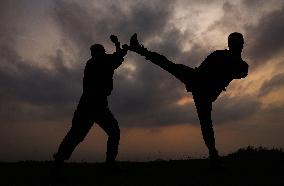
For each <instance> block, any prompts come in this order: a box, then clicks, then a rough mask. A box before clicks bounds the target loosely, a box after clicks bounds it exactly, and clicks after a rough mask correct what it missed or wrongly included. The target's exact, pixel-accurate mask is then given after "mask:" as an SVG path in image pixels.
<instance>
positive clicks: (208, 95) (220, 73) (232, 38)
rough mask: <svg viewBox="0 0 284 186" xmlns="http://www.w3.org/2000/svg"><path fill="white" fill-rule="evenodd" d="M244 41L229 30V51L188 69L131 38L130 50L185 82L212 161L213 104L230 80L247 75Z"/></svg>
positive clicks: (134, 36) (212, 55)
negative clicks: (242, 54)
mask: <svg viewBox="0 0 284 186" xmlns="http://www.w3.org/2000/svg"><path fill="white" fill-rule="evenodd" d="M243 44H244V39H243V36H242V34H240V33H237V32H234V33H231V34H230V35H229V37H228V46H229V50H217V51H214V52H213V53H211V54H210V55H209V56H208V57H207V58H206V59H205V60H204V61H203V62H202V63H201V65H200V66H199V67H197V68H191V67H188V66H185V65H183V64H175V63H173V62H171V61H169V60H168V59H167V58H166V57H165V56H162V55H160V54H158V53H156V52H151V51H149V50H147V48H144V46H143V45H140V44H139V42H138V40H137V35H136V34H134V35H133V36H132V38H131V40H130V47H129V50H132V51H134V52H136V53H138V54H140V55H142V56H145V57H146V59H147V60H150V61H151V62H153V63H154V64H156V65H158V66H160V67H161V68H163V69H164V70H166V71H168V72H169V73H171V74H172V75H174V76H175V77H176V78H178V79H179V80H180V81H181V82H183V83H184V84H185V87H186V90H187V91H188V92H192V95H193V99H194V103H195V106H196V109H197V113H198V117H199V121H200V125H201V131H202V135H203V139H204V141H205V144H206V146H207V148H208V150H209V158H210V160H213V161H214V162H215V160H218V158H219V155H218V151H217V149H216V147H215V138H214V131H213V126H212V120H211V110H212V103H213V102H214V101H215V100H216V99H217V97H218V96H219V95H220V93H221V92H222V91H225V90H226V87H227V86H228V85H229V83H230V82H231V81H232V80H233V79H240V78H244V77H246V76H247V73H248V64H247V63H246V62H245V61H243V60H242V58H241V53H242V49H243Z"/></svg>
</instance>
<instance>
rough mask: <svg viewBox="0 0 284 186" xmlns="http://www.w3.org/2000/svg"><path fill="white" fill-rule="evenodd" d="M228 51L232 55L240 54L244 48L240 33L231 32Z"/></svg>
mask: <svg viewBox="0 0 284 186" xmlns="http://www.w3.org/2000/svg"><path fill="white" fill-rule="evenodd" d="M228 46H229V50H230V51H232V52H234V53H241V52H242V50H243V46H244V37H243V35H242V34H241V33H238V32H233V33H231V34H230V35H229V37H228Z"/></svg>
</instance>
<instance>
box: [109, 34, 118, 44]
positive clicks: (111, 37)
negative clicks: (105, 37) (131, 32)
mask: <svg viewBox="0 0 284 186" xmlns="http://www.w3.org/2000/svg"><path fill="white" fill-rule="evenodd" d="M110 40H111V41H112V42H113V43H118V38H117V36H115V35H111V36H110Z"/></svg>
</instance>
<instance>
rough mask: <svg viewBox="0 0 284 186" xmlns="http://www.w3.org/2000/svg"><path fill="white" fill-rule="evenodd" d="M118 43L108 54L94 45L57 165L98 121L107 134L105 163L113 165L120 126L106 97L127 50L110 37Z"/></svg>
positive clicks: (117, 42) (58, 153)
mask: <svg viewBox="0 0 284 186" xmlns="http://www.w3.org/2000/svg"><path fill="white" fill-rule="evenodd" d="M110 39H111V41H112V42H113V43H114V44H115V46H116V51H115V52H114V53H113V54H106V52H105V49H104V47H103V46H102V45H100V44H94V45H92V46H91V48H90V50H91V55H92V58H91V59H89V60H88V61H87V64H86V67H85V70H84V78H83V94H82V96H81V99H80V101H79V104H78V106H77V109H76V111H75V112H74V116H73V119H72V127H71V129H70V130H69V132H68V133H67V135H66V136H65V138H64V139H63V141H62V142H61V144H60V146H59V149H58V152H57V153H56V154H54V156H53V157H54V159H55V163H56V164H57V165H59V164H61V163H63V161H64V160H68V159H69V157H70V156H71V154H72V152H73V150H74V149H75V147H76V146H77V145H78V144H79V143H80V142H82V141H83V140H84V138H85V136H86V135H87V133H88V131H89V130H90V129H91V127H92V126H93V124H94V122H96V123H97V124H98V125H99V126H100V127H101V128H102V129H103V130H104V131H105V132H106V133H107V135H108V141H107V152H106V162H107V163H108V164H110V165H113V164H114V162H115V159H116V156H117V153H118V145H119V139H120V129H119V126H118V122H117V120H116V119H115V118H114V116H113V114H112V113H111V111H110V110H109V107H108V101H107V97H108V96H109V95H110V94H111V92H112V89H113V74H114V71H115V69H117V68H118V67H119V66H120V65H121V64H122V62H123V60H124V58H123V57H124V56H125V55H126V53H127V49H125V48H121V47H120V42H119V41H118V39H117V37H116V36H114V35H112V36H110Z"/></svg>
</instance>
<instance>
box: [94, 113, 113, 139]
mask: <svg viewBox="0 0 284 186" xmlns="http://www.w3.org/2000/svg"><path fill="white" fill-rule="evenodd" d="M95 122H96V123H97V124H98V125H99V126H100V127H101V128H102V129H103V130H104V131H105V132H106V133H107V134H108V135H109V134H112V133H114V132H119V126H118V122H117V120H116V119H115V117H114V116H113V114H112V112H111V111H110V110H109V108H108V107H105V108H102V109H100V110H98V111H97V112H96V117H95Z"/></svg>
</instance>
